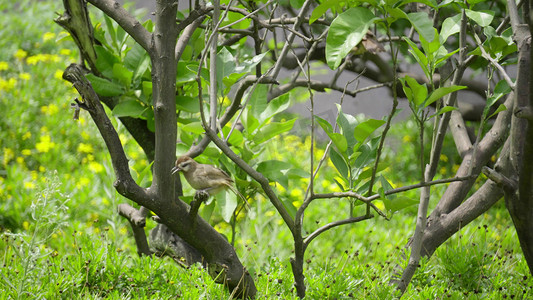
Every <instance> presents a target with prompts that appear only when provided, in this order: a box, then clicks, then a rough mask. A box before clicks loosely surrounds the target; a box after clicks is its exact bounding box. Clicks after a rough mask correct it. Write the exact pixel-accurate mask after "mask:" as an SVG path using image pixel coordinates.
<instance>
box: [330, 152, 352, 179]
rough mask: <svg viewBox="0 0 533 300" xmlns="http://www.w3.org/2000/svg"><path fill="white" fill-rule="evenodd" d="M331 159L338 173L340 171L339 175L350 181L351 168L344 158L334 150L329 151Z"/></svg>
mask: <svg viewBox="0 0 533 300" xmlns="http://www.w3.org/2000/svg"><path fill="white" fill-rule="evenodd" d="M329 158H330V159H331V162H332V163H333V165H334V166H335V168H336V169H337V171H339V174H341V176H342V177H343V178H344V179H346V180H348V179H349V178H348V168H349V166H348V165H347V164H346V161H345V160H344V158H342V156H341V155H340V154H339V153H337V151H335V149H333V148H331V149H329Z"/></svg>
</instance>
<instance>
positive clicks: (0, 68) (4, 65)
mask: <svg viewBox="0 0 533 300" xmlns="http://www.w3.org/2000/svg"><path fill="white" fill-rule="evenodd" d="M8 69H9V64H8V63H7V62H5V61H0V71H6V70H8Z"/></svg>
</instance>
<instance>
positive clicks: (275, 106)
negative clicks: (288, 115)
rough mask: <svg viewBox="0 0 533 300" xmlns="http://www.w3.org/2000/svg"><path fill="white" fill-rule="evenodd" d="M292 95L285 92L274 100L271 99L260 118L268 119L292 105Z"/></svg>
mask: <svg viewBox="0 0 533 300" xmlns="http://www.w3.org/2000/svg"><path fill="white" fill-rule="evenodd" d="M289 100H290V97H289V94H283V95H281V96H279V97H277V98H275V99H273V100H271V101H270V102H269V103H268V105H267V107H266V109H265V110H264V111H263V112H261V113H260V115H259V119H260V120H268V119H270V118H271V117H272V116H274V115H275V114H277V113H280V112H282V111H284V110H286V109H287V108H289V106H290V101H289Z"/></svg>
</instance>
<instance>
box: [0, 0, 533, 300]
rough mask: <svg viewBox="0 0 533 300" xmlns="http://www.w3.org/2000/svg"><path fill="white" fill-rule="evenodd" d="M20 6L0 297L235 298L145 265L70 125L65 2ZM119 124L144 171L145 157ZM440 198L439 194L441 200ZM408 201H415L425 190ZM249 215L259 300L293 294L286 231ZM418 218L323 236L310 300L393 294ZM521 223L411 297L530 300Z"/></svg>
mask: <svg viewBox="0 0 533 300" xmlns="http://www.w3.org/2000/svg"><path fill="white" fill-rule="evenodd" d="M23 4H24V3H23ZM23 4H19V5H20V6H17V5H15V4H12V3H6V1H4V2H2V3H0V11H2V12H3V17H2V18H0V28H2V29H0V31H1V33H2V34H1V35H2V37H3V38H2V39H1V40H0V49H2V51H0V111H2V112H3V114H2V115H3V117H2V118H0V129H1V130H0V149H1V150H2V152H1V153H2V154H1V155H0V227H1V233H0V237H1V239H0V259H1V264H2V267H1V268H0V272H1V275H0V291H2V292H0V299H13V298H19V299H20V298H22V299H56V298H59V297H61V298H64V299H72V298H83V299H100V298H111V299H123V298H125V299H128V298H131V299H144V298H152V299H169V298H173V299H174V298H176V297H180V298H185V299H198V298H207V299H221V298H228V297H229V294H228V292H227V291H226V290H225V289H224V287H222V286H220V285H217V284H214V283H213V281H212V280H211V278H210V277H209V275H208V274H207V272H206V271H205V270H203V269H202V268H201V267H199V266H192V267H190V268H188V269H184V268H180V267H178V266H177V265H176V264H175V263H174V262H173V261H171V260H170V259H158V258H149V257H142V258H140V257H138V256H137V254H136V249H135V246H134V242H133V240H132V237H131V234H130V232H129V228H128V224H127V221H125V220H124V219H122V218H120V217H119V216H118V215H117V214H116V212H115V208H116V206H117V204H118V203H122V202H127V200H125V199H123V198H122V197H120V196H119V195H117V193H116V192H115V191H114V189H113V188H112V182H113V176H109V174H112V173H113V172H112V170H111V164H110V161H109V157H108V155H107V153H106V151H105V147H104V144H103V142H102V140H101V139H100V138H99V136H98V133H97V131H96V129H95V127H94V125H93V124H92V123H91V121H90V119H88V115H87V114H85V113H82V114H81V118H80V120H79V121H74V120H72V115H73V111H72V110H70V108H69V106H70V103H71V102H72V100H73V99H74V98H75V97H76V96H77V95H76V94H75V92H74V90H73V89H72V88H71V87H70V86H69V85H68V84H66V83H65V82H63V81H62V80H61V79H60V77H61V74H62V70H63V69H64V68H65V67H66V66H67V65H68V64H69V63H71V62H74V61H76V58H77V54H76V50H75V49H74V47H73V43H72V42H71V41H70V40H69V39H68V38H65V37H66V34H65V33H64V32H62V31H61V29H60V28H59V27H58V26H56V25H54V24H53V22H52V21H51V20H52V19H53V18H54V12H55V11H62V9H61V7H60V5H61V2H60V1H53V2H52V1H39V2H33V1H26V2H25V4H26V5H23ZM17 7H24V9H23V10H22V9H17ZM118 127H119V129H120V132H121V139H122V140H123V143H124V144H125V147H126V153H127V155H128V157H129V158H131V160H132V169H133V170H134V172H135V175H136V174H137V173H140V172H142V170H144V168H145V167H146V166H147V162H146V160H145V159H143V156H142V153H141V151H140V149H138V147H136V145H135V144H134V143H133V141H132V140H131V139H130V138H129V137H128V135H127V133H126V132H124V131H123V130H122V129H121V128H120V126H118ZM391 136H392V140H391V144H392V145H397V146H396V147H394V149H395V151H394V152H392V150H391V151H389V152H388V155H387V159H388V160H389V161H390V163H391V165H393V166H395V167H394V170H388V171H386V172H387V176H388V177H389V178H390V179H391V181H392V182H394V183H396V184H397V185H402V184H408V183H412V182H414V181H416V180H415V179H414V178H413V175H412V174H414V172H416V164H415V162H414V158H413V157H414V156H413V149H414V148H413V147H414V146H413V145H414V144H413V143H414V142H416V133H415V132H414V128H413V124H412V123H410V122H404V123H402V124H398V125H396V126H395V127H394V128H393V132H392V134H391ZM308 143H309V141H308V139H301V138H299V137H287V138H286V139H285V142H284V143H280V142H279V141H275V142H273V143H272V144H271V149H269V150H268V151H266V152H265V155H268V156H270V157H274V158H277V159H282V160H283V159H286V160H290V159H291V158H292V157H295V155H301V153H302V152H304V151H305V149H308ZM398 145H401V147H399V146H398ZM321 151H323V150H317V153H316V154H317V156H320V154H321ZM298 157H299V158H301V156H298ZM456 159H457V157H456V154H455V150H454V149H453V148H449V149H448V148H447V149H445V151H444V156H443V157H441V161H443V162H445V163H444V164H443V167H442V168H441V170H440V171H439V173H440V174H441V176H446V175H449V174H452V172H453V171H454V169H455V168H456ZM298 161H299V163H303V162H305V159H304V158H301V159H298ZM298 161H294V162H293V163H298ZM333 176H335V173H334V171H333V169H332V168H331V167H326V169H325V172H324V174H322V175H321V177H320V178H319V180H318V181H317V182H318V185H317V186H318V189H320V190H327V189H335V188H336V185H335V184H334V183H333V181H332V180H331V178H332V177H333ZM305 185H306V181H305V180H302V181H294V182H291V187H293V188H292V189H291V191H290V192H289V191H285V190H280V191H279V192H280V194H281V195H282V196H283V197H289V198H291V199H294V201H295V204H296V205H297V204H298V203H297V202H298V201H299V200H298V199H300V197H301V194H302V193H303V192H304V189H303V188H304V187H305ZM442 191H443V187H437V188H435V189H434V192H435V195H434V196H433V198H432V205H434V204H435V201H436V200H437V199H438V194H439V193H442ZM189 192H190V191H189ZM406 196H408V197H411V198H413V199H417V197H418V196H417V192H416V191H411V192H409V193H407V194H406ZM252 207H253V215H255V217H254V218H251V217H250V216H248V217H245V218H242V219H241V220H240V221H239V223H238V235H237V239H236V244H235V247H236V250H237V253H238V254H239V256H240V257H241V259H242V261H243V263H244V265H245V266H247V268H248V269H249V270H250V272H251V273H252V275H253V277H254V278H255V280H256V285H257V288H258V291H259V294H258V295H259V298H263V299H267V298H268V299H271V298H280V299H295V298H296V295H295V291H294V289H293V285H292V282H293V280H292V273H291V269H290V265H289V261H288V258H289V257H290V256H291V249H292V244H291V237H290V234H289V232H288V230H287V228H286V227H285V225H283V224H282V222H281V218H280V217H279V216H277V215H276V214H275V213H274V209H273V207H272V206H271V205H270V204H269V203H268V202H267V201H265V200H264V199H261V198H257V199H256V201H254V202H253V203H252ZM347 207H348V203H346V202H343V201H338V200H317V201H316V202H314V203H313V204H312V205H311V207H310V209H309V211H308V213H307V214H306V218H307V220H308V222H307V224H306V228H305V230H308V231H310V230H312V229H314V228H316V227H317V226H320V225H323V224H325V223H326V222H328V221H331V220H333V219H334V218H338V217H339V216H342V215H343V214H345V212H346V210H347V209H346V208H347ZM415 215H416V211H415V207H411V208H408V209H405V210H403V211H401V212H399V213H397V214H395V215H394V217H393V218H392V219H391V220H390V221H386V220H384V219H382V218H374V219H371V220H368V221H365V222H362V223H358V224H354V225H350V226H345V227H340V228H336V229H334V230H331V231H329V232H327V233H325V234H324V235H322V236H320V237H319V238H317V239H316V240H315V241H314V242H313V243H312V244H311V246H310V248H309V250H308V251H307V256H306V261H307V262H306V264H305V274H306V281H307V286H308V298H309V299H349V298H355V299H391V298H394V289H393V288H392V287H391V286H389V285H388V282H389V280H390V279H391V277H392V276H393V274H395V270H397V266H398V265H400V266H401V265H405V260H404V259H403V257H404V256H405V253H404V248H403V247H404V245H405V243H406V241H407V238H408V237H409V236H410V234H411V233H412V232H413V228H414V218H415ZM219 219H220V218H216V217H213V218H212V219H211V221H212V222H213V224H215V225H216V228H217V229H218V230H219V231H221V232H222V233H223V234H225V235H227V236H228V237H229V236H230V235H231V228H230V227H229V225H227V224H226V223H224V222H221V221H219ZM153 226H154V224H153V223H152V222H150V223H149V224H148V228H151V227H153ZM511 226H512V224H511V222H510V219H509V216H508V214H507V212H506V210H505V208H504V206H503V203H501V202H500V203H498V204H497V205H496V207H494V208H493V209H491V210H490V211H489V212H488V213H487V214H485V215H483V216H482V217H480V218H479V219H478V220H476V221H474V222H473V223H472V224H470V225H468V226H467V227H466V228H464V229H462V230H461V231H460V233H459V234H457V235H456V236H454V237H453V238H452V239H451V240H450V241H448V242H447V243H446V244H445V245H444V246H442V247H441V248H440V249H439V250H438V251H437V252H436V253H435V255H434V256H433V257H432V258H431V259H430V260H429V261H424V262H422V264H421V268H420V269H419V271H418V272H417V274H416V275H415V278H414V280H413V282H412V284H411V285H410V287H409V289H408V291H407V293H406V294H405V296H404V299H436V298H439V299H443V298H451V299H502V298H511V299H512V298H515V299H527V298H533V292H532V290H531V287H532V286H533V281H532V280H531V277H530V273H529V270H528V268H527V265H526V263H525V261H524V259H523V255H522V253H521V250H520V247H519V244H518V241H517V238H516V234H515V232H514V229H513V228H512V227H511Z"/></svg>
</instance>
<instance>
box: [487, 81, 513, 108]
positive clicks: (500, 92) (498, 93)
mask: <svg viewBox="0 0 533 300" xmlns="http://www.w3.org/2000/svg"><path fill="white" fill-rule="evenodd" d="M510 92H511V88H510V87H509V84H507V81H506V80H504V79H502V80H500V81H499V82H498V83H497V84H496V86H495V87H494V92H493V94H492V96H490V97H489V98H488V99H487V107H491V106H493V105H494V103H496V101H498V100H500V98H501V97H503V96H504V95H507V94H509V93H510Z"/></svg>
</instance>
